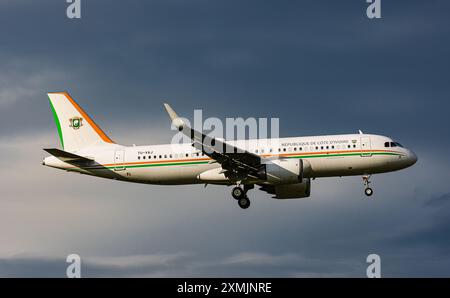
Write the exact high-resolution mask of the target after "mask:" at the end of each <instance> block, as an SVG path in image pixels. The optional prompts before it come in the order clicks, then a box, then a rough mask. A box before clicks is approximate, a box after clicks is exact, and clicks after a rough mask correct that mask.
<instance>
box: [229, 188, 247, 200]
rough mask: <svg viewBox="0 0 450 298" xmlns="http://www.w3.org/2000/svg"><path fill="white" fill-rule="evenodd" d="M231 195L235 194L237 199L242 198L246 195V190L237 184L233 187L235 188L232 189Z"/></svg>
mask: <svg viewBox="0 0 450 298" xmlns="http://www.w3.org/2000/svg"><path fill="white" fill-rule="evenodd" d="M231 195H232V196H233V198H235V199H236V200H239V199H241V198H243V197H244V195H245V192H244V190H243V189H242V188H240V187H239V186H236V187H235V188H233V190H232V191H231Z"/></svg>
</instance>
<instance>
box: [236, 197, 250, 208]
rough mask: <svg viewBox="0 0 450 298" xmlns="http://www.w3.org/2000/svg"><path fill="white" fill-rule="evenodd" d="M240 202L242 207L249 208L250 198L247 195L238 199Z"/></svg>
mask: <svg viewBox="0 0 450 298" xmlns="http://www.w3.org/2000/svg"><path fill="white" fill-rule="evenodd" d="M238 204H239V207H241V208H242V209H247V208H248V207H250V200H249V199H248V197H247V196H245V197H242V198H240V199H239V200H238Z"/></svg>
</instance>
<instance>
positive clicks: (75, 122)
mask: <svg viewBox="0 0 450 298" xmlns="http://www.w3.org/2000/svg"><path fill="white" fill-rule="evenodd" d="M69 122H70V127H72V128H73V129H75V130H77V129H79V128H80V127H81V126H83V118H80V117H73V118H70V119H69Z"/></svg>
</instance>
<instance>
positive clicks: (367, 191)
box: [362, 175, 373, 197]
mask: <svg viewBox="0 0 450 298" xmlns="http://www.w3.org/2000/svg"><path fill="white" fill-rule="evenodd" d="M370 176H371V175H364V176H363V177H362V179H363V181H364V186H365V187H366V188H365V189H364V193H365V194H366V196H368V197H370V196H371V195H373V189H372V188H370V187H369V185H370V180H369V179H370Z"/></svg>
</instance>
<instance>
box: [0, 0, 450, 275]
mask: <svg viewBox="0 0 450 298" xmlns="http://www.w3.org/2000/svg"><path fill="white" fill-rule="evenodd" d="M365 2H366V1H364V0H348V1H333V0H329V1H325V0H320V1H317V0H310V1H299V0H297V1H288V0H286V1H274V0H270V1H257V0H244V1H242V0H239V1H237V0H223V1H222V0H213V1H212V0H191V1H183V0H152V1H138V0H130V1H126V4H125V2H123V1H111V0H109V1H107V0H89V1H87V0H82V18H81V20H69V19H68V18H67V17H66V14H65V9H66V3H65V1H64V0H41V1H32V0H14V1H12V0H8V1H0V37H1V39H0V40H1V42H0V66H1V71H0V123H1V125H0V152H1V155H0V166H1V167H2V169H3V171H2V174H1V185H2V187H1V197H0V276H40V277H43V276H56V277H64V276H65V270H66V265H67V264H66V263H65V259H66V256H67V255H69V254H72V253H76V254H79V255H80V256H81V258H82V264H83V265H82V276H127V277H129V276H178V277H195V276H216V277H217V276H228V277H235V276H270V277H292V276H354V277H364V276H365V273H366V267H367V264H366V263H365V260H366V257H367V255H369V254H371V253H377V254H379V255H380V257H381V262H382V265H381V269H382V275H383V276H395V277H404V276H427V277H428V276H450V238H449V237H448V235H449V233H450V186H449V184H448V181H450V180H449V179H450V171H449V164H450V157H449V155H448V154H447V152H448V148H449V147H450V140H449V138H448V136H449V134H450V125H449V124H450V122H449V117H448V111H449V109H450V101H449V91H450V90H449V89H450V84H449V78H450V74H449V69H450V59H449V56H448V53H449V52H450V40H449V39H450V38H449V36H450V18H449V13H450V3H449V2H448V1H444V0H434V1H430V0H417V1H406V0H402V1H384V0H383V1H382V17H383V18H382V19H381V20H369V19H368V18H367V17H366V15H365V9H366V5H367V4H366V3H365ZM392 2H395V3H392ZM60 90H66V91H69V92H70V93H71V94H72V95H73V97H74V98H76V99H77V101H78V102H79V103H80V104H81V105H82V106H83V107H84V108H85V110H87V111H88V112H89V113H90V114H91V116H93V118H94V119H95V120H96V122H97V123H98V124H99V125H100V126H101V127H102V128H103V129H104V130H105V131H106V132H107V133H108V134H109V136H110V137H111V138H112V139H114V140H115V141H116V142H119V143H122V144H133V143H136V144H157V143H161V142H168V141H169V140H170V139H171V137H172V135H173V132H172V131H170V126H169V124H170V123H169V121H168V119H167V115H166V114H165V112H164V110H163V107H162V102H164V101H169V102H170V103H171V104H172V105H173V106H175V107H176V109H177V110H178V111H179V112H180V113H182V114H183V115H186V116H192V114H193V109H195V108H202V109H203V113H204V116H205V117H208V116H217V117H219V118H222V119H225V118H226V117H244V118H248V117H279V118H280V126H281V132H280V133H281V135H282V136H299V135H317V134H334V133H353V132H357V130H358V129H362V130H363V131H364V132H367V133H377V134H383V135H388V136H391V137H394V138H396V139H397V140H398V141H399V142H401V143H403V144H404V145H406V146H407V147H409V148H411V149H413V150H414V151H415V152H416V153H417V155H418V156H419V162H418V163H417V164H416V165H415V166H414V167H412V168H410V169H407V170H404V171H401V172H396V173H389V174H383V175H377V176H375V177H373V179H372V181H373V187H374V190H375V194H374V196H373V197H372V198H370V199H367V198H366V197H365V196H364V194H363V185H362V182H361V178H360V177H347V178H329V179H320V180H316V181H314V182H313V189H312V197H311V198H309V199H303V200H288V201H277V200H273V199H271V198H270V197H269V195H267V194H266V193H262V192H259V191H257V190H253V191H251V194H250V195H251V198H252V206H251V208H250V209H248V210H241V209H240V208H239V207H238V206H237V204H236V203H235V201H234V200H233V199H232V198H231V196H230V193H229V192H230V189H229V188H226V187H219V186H208V187H207V188H206V189H204V188H203V186H201V185H198V186H174V187H161V186H148V185H136V184H126V183H122V182H114V181H108V180H102V179H99V178H92V177H85V176H82V175H77V174H69V173H65V172H62V171H58V170H55V169H50V168H46V167H43V166H41V161H42V158H43V157H45V156H46V154H45V152H44V151H42V148H45V147H57V146H59V140H58V136H57V131H56V128H55V126H54V123H53V119H52V115H51V112H50V109H49V105H48V99H47V97H46V92H48V91H60Z"/></svg>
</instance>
